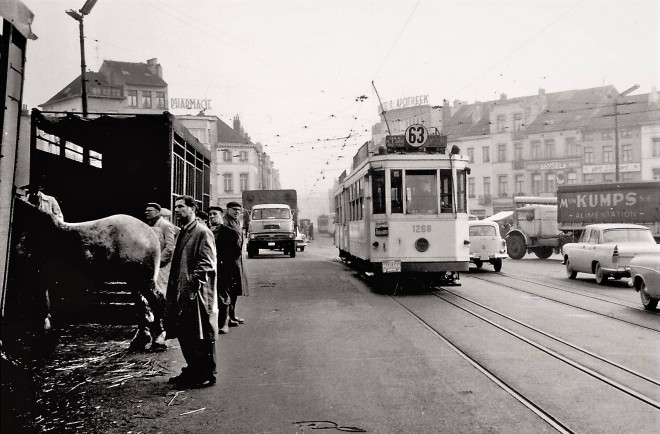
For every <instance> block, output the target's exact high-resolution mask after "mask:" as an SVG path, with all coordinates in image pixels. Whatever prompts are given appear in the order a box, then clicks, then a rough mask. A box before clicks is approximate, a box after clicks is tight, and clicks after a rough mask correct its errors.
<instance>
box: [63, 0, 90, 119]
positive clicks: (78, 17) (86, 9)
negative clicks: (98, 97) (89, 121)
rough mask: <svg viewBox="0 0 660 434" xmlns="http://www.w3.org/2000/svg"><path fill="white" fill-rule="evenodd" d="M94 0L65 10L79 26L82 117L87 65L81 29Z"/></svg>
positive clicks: (84, 114)
mask: <svg viewBox="0 0 660 434" xmlns="http://www.w3.org/2000/svg"><path fill="white" fill-rule="evenodd" d="M96 2H97V0H87V1H86V2H85V4H84V5H83V7H82V8H80V10H79V11H78V12H76V11H74V10H73V9H69V10H68V11H66V14H67V15H68V16H70V17H71V18H73V19H74V20H76V21H78V27H79V28H80V72H81V74H80V84H81V85H82V94H81V98H82V111H83V117H87V80H86V77H85V69H87V66H86V65H85V33H84V30H83V18H84V16H85V15H87V14H89V13H90V12H91V11H92V8H93V7H94V5H95V4H96Z"/></svg>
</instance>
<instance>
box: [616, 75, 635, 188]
mask: <svg viewBox="0 0 660 434" xmlns="http://www.w3.org/2000/svg"><path fill="white" fill-rule="evenodd" d="M637 89H639V84H636V85H634V86H632V87H631V88H629V89H626V90H624V91H623V92H621V93H620V94H619V95H617V96H615V97H614V172H615V180H616V182H619V119H618V118H619V112H618V110H617V106H618V105H619V103H618V101H617V100H618V98H619V97H621V96H626V95H628V94H629V93H631V92H634V91H636V90H637Z"/></svg>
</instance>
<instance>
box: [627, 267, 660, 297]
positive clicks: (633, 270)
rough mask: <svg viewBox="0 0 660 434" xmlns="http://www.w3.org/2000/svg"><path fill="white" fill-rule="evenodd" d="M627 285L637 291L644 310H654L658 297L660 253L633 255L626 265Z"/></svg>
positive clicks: (659, 288) (659, 290)
mask: <svg viewBox="0 0 660 434" xmlns="http://www.w3.org/2000/svg"><path fill="white" fill-rule="evenodd" d="M628 268H629V269H630V282H629V285H630V286H632V287H633V288H635V291H637V292H639V296H640V298H641V299H642V304H643V305H644V309H646V310H654V309H655V308H656V307H657V306H658V299H660V255H640V256H635V257H634V258H633V259H632V260H631V261H630V264H629V265H628Z"/></svg>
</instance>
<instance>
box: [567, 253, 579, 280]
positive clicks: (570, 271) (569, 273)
mask: <svg viewBox="0 0 660 434" xmlns="http://www.w3.org/2000/svg"><path fill="white" fill-rule="evenodd" d="M566 276H567V277H568V278H569V279H573V280H574V279H575V278H576V277H577V271H575V270H573V267H572V266H571V261H570V260H569V259H568V258H566Z"/></svg>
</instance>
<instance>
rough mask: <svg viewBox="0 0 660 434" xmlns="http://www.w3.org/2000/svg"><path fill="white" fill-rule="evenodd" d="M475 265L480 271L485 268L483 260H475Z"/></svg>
mask: <svg viewBox="0 0 660 434" xmlns="http://www.w3.org/2000/svg"><path fill="white" fill-rule="evenodd" d="M474 265H475V266H476V267H477V268H478V269H481V267H483V266H484V263H483V261H482V260H481V259H475V260H474Z"/></svg>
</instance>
